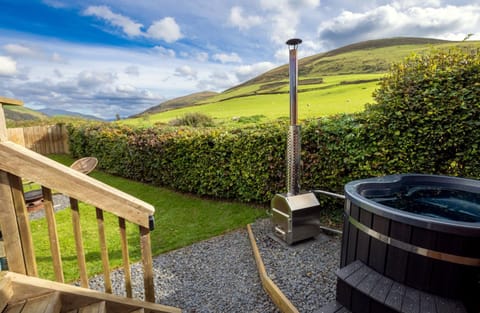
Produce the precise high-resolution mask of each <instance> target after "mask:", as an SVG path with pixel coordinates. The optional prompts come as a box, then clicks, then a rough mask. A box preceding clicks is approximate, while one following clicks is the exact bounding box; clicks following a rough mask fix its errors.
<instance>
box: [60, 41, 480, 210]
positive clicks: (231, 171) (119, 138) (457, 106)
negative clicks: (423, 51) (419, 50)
mask: <svg viewBox="0 0 480 313" xmlns="http://www.w3.org/2000/svg"><path fill="white" fill-rule="evenodd" d="M374 98H375V100H376V103H375V104H369V105H367V108H366V110H365V111H364V112H361V113H357V114H344V115H337V116H331V117H326V118H321V119H319V120H314V121H306V122H305V123H304V124H303V125H302V162H303V173H302V176H301V177H302V182H301V186H302V188H304V189H315V188H321V189H324V190H329V191H334V192H341V193H342V192H343V186H344V184H345V183H346V182H348V181H351V180H354V179H359V178H364V177H371V176H379V175H385V174H393V173H405V172H418V173H433V174H447V175H460V176H464V177H472V178H479V177H480V166H479V165H480V164H479V162H480V161H479V159H480V158H479V154H478V145H479V143H480V131H479V130H478V129H479V127H480V105H479V100H480V61H479V57H478V53H467V52H462V51H459V50H454V51H448V52H442V51H435V52H431V53H429V54H427V55H416V56H412V57H409V58H407V59H406V60H404V61H403V62H400V63H398V64H394V65H393V66H392V69H391V70H390V72H389V73H388V74H387V75H386V77H385V79H384V80H383V81H382V82H381V85H380V87H379V89H378V90H377V91H376V93H375V94H374ZM287 130H288V125H287V123H286V122H285V121H284V120H283V121H278V122H272V123H269V124H262V125H258V126H251V127H246V128H239V129H227V128H219V127H217V128H189V127H175V128H172V127H167V128H159V129H155V128H149V129H135V128H130V127H126V126H118V125H114V124H97V125H80V126H73V125H70V126H69V138H70V148H71V152H72V154H73V156H74V157H77V158H78V157H82V156H95V157H97V158H98V159H99V166H100V167H101V168H102V169H103V170H105V171H107V172H109V173H112V174H115V175H120V176H124V177H127V178H130V179H134V180H138V181H143V182H148V183H152V184H156V185H161V186H166V187H169V188H172V189H176V190H179V191H184V192H190V193H195V194H198V195H205V196H212V197H218V198H224V199H235V200H240V201H249V202H260V203H267V202H269V201H270V199H271V198H272V196H273V195H274V194H275V193H277V192H284V191H285V188H286V187H285V186H286V183H285V180H286V178H285V176H286V164H285V149H286V138H287Z"/></svg>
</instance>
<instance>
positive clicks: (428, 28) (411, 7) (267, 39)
mask: <svg viewBox="0 0 480 313" xmlns="http://www.w3.org/2000/svg"><path fill="white" fill-rule="evenodd" d="M479 29H480V0H473V1H462V0H460V1H454V0H422V1H418V0H403V1H401V0H398V1H388V0H362V1H355V0H238V1H231V0H208V1H201V0H176V1H171V0H134V1H133V0H98V1H97V0H64V1H62V0H43V1H41V0H37V1H34V0H31V1H30V0H0V96H4V97H12V98H18V99H22V100H24V101H25V104H26V106H27V107H30V108H34V109H40V108H45V107H49V108H58V109H64V110H70V111H76V112H81V113H86V114H92V115H95V116H98V117H102V118H112V117H114V116H115V115H116V114H119V115H120V116H122V117H125V116H129V115H131V114H134V113H138V112H141V111H143V110H145V109H147V108H149V107H151V106H154V105H157V104H158V103H160V102H162V101H165V100H168V99H171V98H175V97H178V96H183V95H187V94H190V93H193V92H198V91H204V90H212V91H223V90H225V89H227V88H229V87H231V86H234V85H236V84H238V83H240V82H243V81H245V80H248V79H249V78H252V77H254V76H256V75H258V74H260V73H263V72H265V71H267V70H269V69H271V68H273V67H276V66H278V65H281V64H285V63H287V62H288V56H287V55H288V49H287V46H286V45H285V41H286V40H287V39H289V38H292V37H299V38H302V39H303V43H302V45H301V46H300V47H299V54H300V56H308V55H312V54H316V53H320V52H325V51H328V50H330V49H333V48H337V47H340V46H343V45H347V44H351V43H355V42H358V41H362V40H369V39H378V38H387V37H395V36H415V37H431V38H440V39H449V40H462V39H464V38H465V37H466V36H467V34H470V33H473V34H474V35H473V36H472V37H471V40H479V39H480V36H479V35H480V34H476V32H477V31H478V30H479Z"/></svg>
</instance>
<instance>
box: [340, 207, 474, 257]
mask: <svg viewBox="0 0 480 313" xmlns="http://www.w3.org/2000/svg"><path fill="white" fill-rule="evenodd" d="M348 221H349V222H350V224H352V225H353V226H355V227H356V228H357V229H359V230H361V231H362V232H364V233H365V234H367V235H369V236H370V237H372V238H375V239H377V240H380V241H381V242H383V243H386V244H388V245H390V246H393V247H396V248H399V249H402V250H404V251H407V252H411V253H415V254H418V255H422V256H426V257H429V258H432V259H437V260H441V261H447V262H450V263H456V264H462V265H469V266H480V259H476V258H469V257H463V256H458V255H454V254H449V253H444V252H439V251H435V250H430V249H425V248H422V247H419V246H415V245H412V244H410V243H406V242H403V241H400V240H398V239H395V238H391V237H389V236H387V235H384V234H381V233H379V232H377V231H375V230H373V229H371V228H369V227H367V226H365V225H363V224H362V223H360V222H359V221H357V220H356V219H354V218H353V217H352V216H349V217H348Z"/></svg>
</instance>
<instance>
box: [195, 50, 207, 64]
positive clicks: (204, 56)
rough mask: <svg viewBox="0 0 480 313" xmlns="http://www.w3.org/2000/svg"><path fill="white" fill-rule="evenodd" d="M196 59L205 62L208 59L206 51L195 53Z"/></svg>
mask: <svg viewBox="0 0 480 313" xmlns="http://www.w3.org/2000/svg"><path fill="white" fill-rule="evenodd" d="M196 59H197V60H198V61H200V62H207V61H208V53H206V52H199V53H197V55H196Z"/></svg>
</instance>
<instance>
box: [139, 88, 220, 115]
mask: <svg viewBox="0 0 480 313" xmlns="http://www.w3.org/2000/svg"><path fill="white" fill-rule="evenodd" d="M216 95H218V93H217V92H213V91H202V92H196V93H192V94H190V95H187V96H183V97H179V98H175V99H171V100H168V101H165V102H162V103H160V104H159V105H156V106H154V107H151V108H149V109H147V110H145V111H143V112H141V113H138V114H135V115H133V116H131V117H139V116H142V115H145V114H154V113H159V112H164V111H168V110H175V109H178V108H183V107H188V106H192V105H195V104H196V103H197V102H202V101H206V100H207V99H208V98H211V97H213V96H216Z"/></svg>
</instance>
